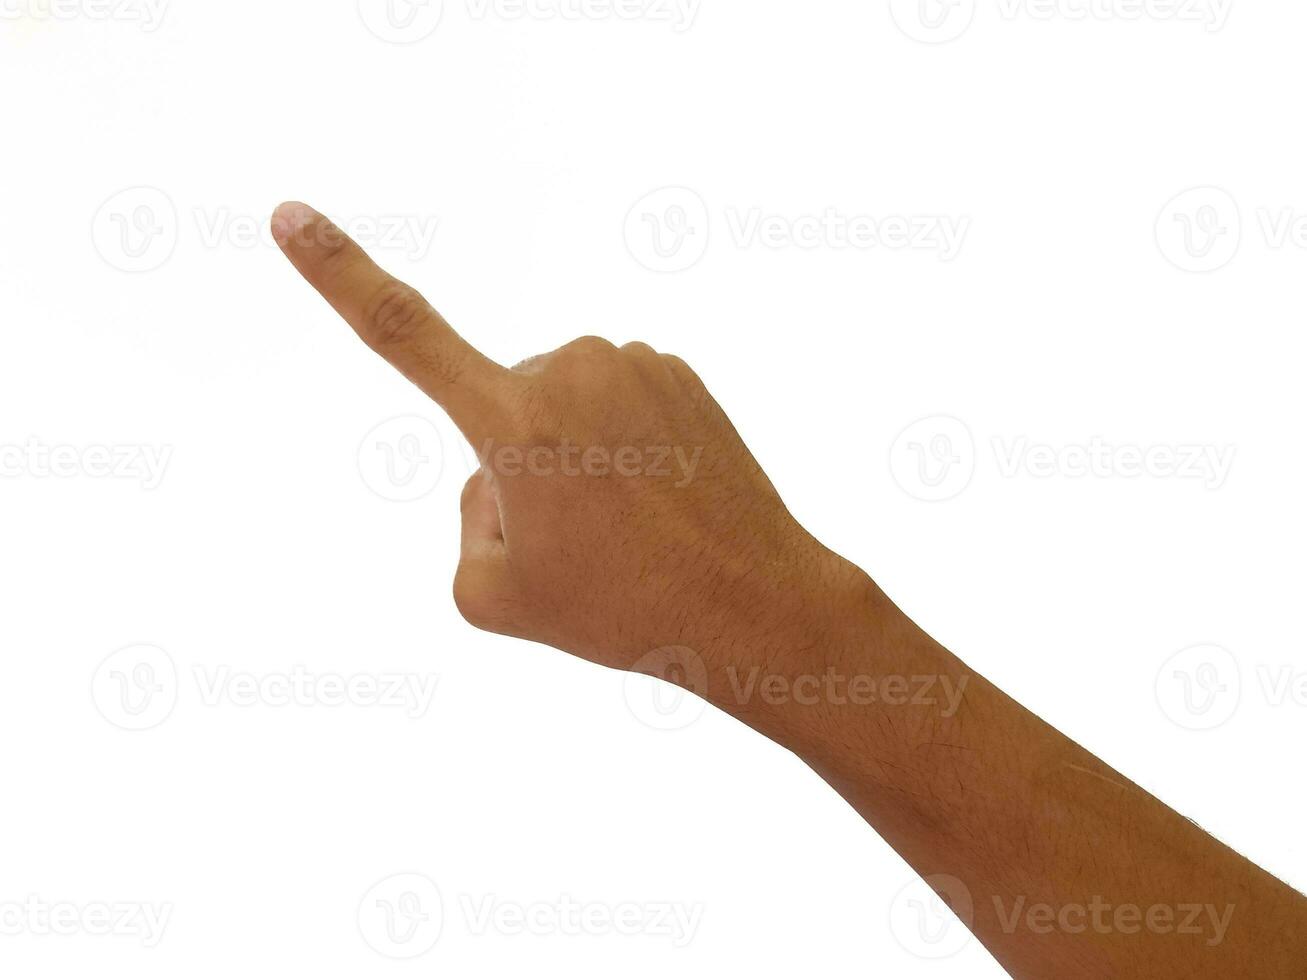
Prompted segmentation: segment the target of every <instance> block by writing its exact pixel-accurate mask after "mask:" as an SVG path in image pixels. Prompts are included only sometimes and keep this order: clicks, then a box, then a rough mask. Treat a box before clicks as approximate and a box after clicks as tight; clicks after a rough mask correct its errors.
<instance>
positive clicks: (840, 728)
mask: <svg viewBox="0 0 1307 980" xmlns="http://www.w3.org/2000/svg"><path fill="white" fill-rule="evenodd" d="M272 226H273V235H274V237H275V238H276V240H277V242H278V243H279V244H280V245H281V247H282V249H283V251H284V252H285V254H286V256H287V257H288V258H289V259H290V261H291V263H292V264H293V265H294V266H295V268H296V269H298V270H299V272H300V273H301V274H302V275H303V276H304V278H305V279H307V280H308V282H309V283H310V284H312V285H313V286H314V287H315V288H316V289H317V290H318V291H319V292H320V293H321V294H322V296H323V297H324V298H325V299H326V300H327V302H328V303H330V304H331V305H332V307H334V308H335V310H336V311H337V312H338V313H339V314H340V315H341V316H342V317H343V318H344V319H345V320H346V321H347V322H348V323H349V324H350V325H351V326H352V327H353V328H354V329H355V331H357V333H358V334H359V336H360V337H361V338H362V339H363V341H364V342H365V343H367V344H368V346H370V347H371V348H372V349H373V350H375V351H376V352H377V353H378V354H380V355H381V356H382V357H384V358H385V359H386V360H387V361H389V362H390V363H391V364H393V365H394V366H395V367H396V368H398V369H399V370H400V371H401V372H402V373H403V374H404V375H405V376H406V377H408V378H409V380H411V381H412V382H413V383H414V384H416V385H417V386H418V387H419V388H421V389H422V390H423V391H424V392H426V393H427V394H428V395H429V396H430V397H431V398H432V399H434V400H435V401H436V402H437V403H439V404H440V406H441V407H442V408H443V409H444V410H445V411H446V412H447V413H448V414H449V416H450V418H451V419H452V420H453V421H454V423H455V424H456V425H457V426H458V427H459V429H460V430H461V431H462V432H463V434H464V435H465V436H466V437H467V438H468V440H469V441H470V442H471V444H472V446H473V447H474V448H475V449H476V450H477V452H478V454H479V455H480V457H481V460H482V466H481V469H480V470H479V471H478V473H476V474H474V475H473V477H472V479H471V480H469V481H468V484H467V486H466V488H465V490H464V492H463V498H462V520H463V536H462V553H461V555H460V558H459V563H458V571H457V574H456V576H455V580H454V601H455V602H456V603H457V605H458V608H459V610H460V612H461V613H462V614H463V616H464V617H465V618H466V619H467V620H468V622H470V623H471V624H472V625H474V626H476V627H479V628H481V629H484V630H489V631H493V632H496V633H502V634H506V635H510V636H515V637H520V638H522V639H526V640H532V641H536V642H540V643H546V644H549V645H550V646H554V647H557V648H558V649H560V650H565V651H567V652H569V653H573V654H576V655H577V656H580V657H583V658H585V659H587V660H590V661H593V662H595V663H598V664H603V665H605V666H607V667H613V668H618V669H622V670H636V671H641V672H643V673H648V674H652V675H655V676H659V677H662V678H664V679H666V680H670V681H673V682H675V683H679V684H681V685H682V686H685V687H687V688H689V689H691V690H694V691H695V692H696V693H698V694H700V695H702V696H703V697H705V698H707V699H708V700H709V701H711V702H712V703H714V704H716V705H717V706H718V707H720V708H722V709H723V710H725V711H728V712H730V713H731V714H733V715H735V716H736V717H738V718H740V719H741V720H743V721H744V722H746V723H747V724H749V725H751V726H752V727H754V728H756V729H757V730H758V731H760V732H762V733H763V734H765V735H767V736H769V737H770V738H772V739H774V740H775V741H777V742H778V743H780V744H781V745H783V746H785V747H787V748H789V749H790V750H792V751H793V752H795V753H796V754H797V755H799V756H800V757H801V758H803V759H804V760H805V761H806V762H807V763H808V764H809V765H810V766H811V767H812V768H813V769H814V770H816V771H817V772H818V773H819V774H820V775H821V776H822V777H823V778H824V779H825V780H826V781H827V782H828V783H829V784H830V785H831V786H832V787H834V788H835V789H836V790H837V791H838V792H839V793H840V794H841V795H842V796H843V797H844V798H845V799H846V800H848V801H849V803H850V804H851V805H852V806H854V807H855V808H856V809H857V811H858V812H859V813H861V814H862V815H863V817H865V818H866V820H867V822H868V823H869V824H871V826H872V827H874V828H875V829H876V831H877V832H878V833H879V834H880V835H881V836H882V837H883V838H884V839H885V840H886V841H887V842H888V843H889V844H890V845H891V846H892V847H893V848H894V849H895V850H896V851H897V852H898V853H899V854H900V855H902V856H903V857H904V858H905V859H906V860H907V861H908V862H909V863H910V864H911V865H912V866H913V867H914V868H915V869H916V870H917V871H918V872H919V873H920V874H921V875H923V876H924V877H925V878H926V881H927V882H928V883H929V884H930V885H931V887H932V888H934V889H935V891H936V893H937V894H939V896H940V897H941V898H942V899H943V900H944V901H945V902H947V903H948V904H949V905H950V907H952V908H953V910H954V911H955V912H956V913H957V914H958V915H959V917H960V918H961V919H962V920H963V921H964V922H965V923H966V924H967V926H968V927H969V928H970V929H971V930H972V932H974V933H975V935H976V936H977V937H978V938H979V939H980V941H981V942H983V943H984V944H985V946H986V947H987V948H988V949H989V951H990V952H991V953H992V954H993V955H994V956H995V957H996V958H997V959H998V960H999V962H1000V963H1002V965H1003V966H1004V967H1005V968H1006V969H1007V970H1008V971H1009V972H1010V973H1011V974H1012V975H1013V976H1016V977H1126V976H1131V977H1133V976H1139V977H1148V978H1170V977H1177V978H1178V977H1197V976H1213V977H1235V976H1257V977H1290V976H1294V977H1297V976H1302V975H1303V972H1304V963H1307V900H1305V899H1304V898H1303V897H1302V896H1301V895H1299V894H1298V893H1297V892H1295V891H1293V890H1292V889H1290V888H1289V887H1288V886H1286V885H1284V884H1283V883H1281V882H1280V881H1278V880H1277V879H1275V878H1274V877H1272V876H1271V875H1269V874H1267V873H1266V872H1265V871H1263V870H1261V869H1260V868H1258V867H1256V866H1255V865H1253V864H1252V863H1251V862H1249V861H1247V860H1246V859H1244V858H1243V857H1241V856H1239V855H1238V854H1236V853H1235V852H1234V851H1232V850H1230V849H1229V848H1227V847H1225V846H1224V845H1223V844H1221V843H1220V842H1219V841H1216V840H1215V839H1213V838H1212V837H1210V836H1209V835H1207V834H1206V833H1204V832H1203V831H1202V830H1200V829H1199V828H1198V827H1197V826H1196V825H1194V824H1193V823H1191V822H1189V821H1188V820H1186V819H1185V818H1183V817H1181V816H1180V815H1179V814H1177V813H1175V812H1174V811H1173V810H1171V809H1169V808H1168V807H1167V806H1165V805H1164V804H1163V803H1161V802H1160V801H1158V800H1156V799H1154V798H1153V797H1152V796H1150V795H1149V794H1147V793H1146V792H1144V791H1143V790H1142V789H1140V788H1139V787H1138V786H1136V785H1134V784H1133V783H1131V782H1130V781H1129V780H1128V779H1126V778H1125V777H1124V776H1122V775H1121V774H1119V773H1117V772H1115V771H1114V770H1112V769H1111V768H1109V767H1108V766H1106V765H1104V764H1103V763H1102V762H1101V761H1100V760H1098V759H1097V758H1095V757H1094V756H1093V755H1091V754H1090V753H1088V752H1087V751H1085V750H1084V749H1083V748H1081V747H1080V746H1078V745H1076V744H1075V743H1073V742H1072V741H1070V740H1069V739H1067V738H1066V737H1065V736H1063V735H1062V734H1061V733H1059V732H1058V731H1056V730H1055V729H1053V728H1052V727H1051V726H1049V725H1047V724H1045V723H1044V722H1043V721H1041V720H1040V719H1039V718H1037V717H1036V716H1035V715H1033V714H1031V713H1030V712H1029V711H1027V710H1026V709H1025V708H1023V707H1022V706H1021V705H1019V704H1017V703H1016V702H1015V701H1013V700H1012V699H1011V698H1009V697H1007V696H1006V695H1005V694H1004V693H1003V692H1002V691H1000V690H998V689H997V688H995V687H994V686H993V685H992V684H990V683H989V682H988V681H986V680H985V679H984V678H983V677H981V676H979V675H978V674H976V673H975V672H973V671H972V670H971V669H970V668H968V667H967V666H966V665H965V664H964V663H962V662H961V661H960V660H959V659H958V658H957V657H955V656H954V655H953V654H951V653H950V652H949V651H947V650H945V649H944V648H943V647H941V646H940V645H939V644H938V643H936V642H935V641H934V640H932V639H931V638H930V637H929V636H928V635H926V634H925V633H924V632H923V631H922V630H921V629H920V628H919V627H917V626H916V624H914V623H913V622H911V621H910V620H909V619H908V618H907V617H906V616H904V615H903V613H902V612H900V611H899V610H898V609H897V608H896V607H895V606H894V604H893V603H892V602H890V600H889V599H888V598H886V596H885V595H884V594H883V593H882V592H881V591H880V589H879V588H877V587H876V585H875V583H874V582H872V580H871V579H870V578H869V577H868V576H867V575H866V574H865V573H864V572H862V571H861V570H860V569H858V568H857V567H855V566H854V565H852V564H851V563H849V562H848V561H846V560H844V559H843V558H841V557H839V556H838V555H836V554H835V553H834V552H832V551H830V550H828V549H827V548H825V547H824V546H823V545H822V544H821V543H820V542H818V541H817V540H816V539H815V538H813V537H812V536H811V535H809V534H808V533H807V532H806V531H805V530H804V529H803V528H802V527H800V526H799V524H798V523H797V522H796V521H795V520H794V518H793V517H792V516H791V515H790V513H789V512H788V511H787V510H786V508H785V505H784V504H783V503H782V502H781V499H780V497H779V496H778V494H777V493H776V490H775V488H774V487H773V486H772V484H771V482H770V481H769V480H768V479H767V476H766V475H765V474H764V473H763V472H762V470H761V468H760V467H759V466H758V463H757V461H756V460H755V459H754V458H753V456H752V455H751V454H750V452H749V450H748V449H747V448H746V447H745V445H744V443H743V442H742V441H741V440H740V437H739V435H738V434H737V433H736V431H735V429H734V427H733V426H732V425H731V423H730V421H729V420H728V419H727V417H726V415H725V414H724V413H723V412H722V410H721V408H720V407H719V406H718V405H717V403H716V402H715V401H714V400H713V398H712V396H711V395H710V394H709V393H708V391H707V389H706V388H705V387H704V385H703V383H702V381H700V379H699V378H698V377H697V376H696V375H695V373H694V372H693V371H692V370H691V369H690V368H689V367H688V366H687V365H686V364H685V363H684V362H683V361H681V360H680V359H679V358H676V357H672V356H670V355H666V354H659V353H657V352H655V351H654V350H652V349H651V348H649V347H648V346H646V345H644V344H627V345H626V346H625V347H622V348H617V347H614V346H613V345H612V344H610V343H608V342H607V341H605V340H600V339H598V338H595V337H583V338H581V339H580V340H577V341H574V342H573V343H571V344H568V345H567V346H565V347H563V348H561V349H559V350H557V351H554V352H552V353H550V354H545V355H542V356H538V357H534V358H531V359H529V360H528V361H525V362H523V363H522V364H520V365H518V366H517V367H516V368H513V369H508V368H504V367H502V366H500V365H498V364H496V363H494V362H493V361H491V360H489V359H488V358H486V357H485V356H483V355H482V354H480V353H479V352H478V351H476V350H475V349H474V348H473V347H471V346H470V345H469V344H468V343H467V342H466V341H464V340H463V339H462V338H461V337H460V336H459V335H458V334H456V333H455V332H454V331H453V330H452V329H451V328H450V326H449V325H448V324H447V323H446V322H445V321H444V320H443V319H442V318H441V316H440V315H439V314H438V313H436V312H435V311H434V310H433V309H432V308H431V307H430V306H429V305H428V304H427V303H426V301H425V300H423V299H422V297H421V296H420V295H419V294H418V293H417V292H416V291H414V290H413V289H412V288H411V287H409V286H406V285H404V284H403V283H400V282H398V281H397V280H395V279H393V278H392V277H390V276H389V275H387V274H386V273H385V272H383V271H382V270H381V269H379V268H378V267H377V266H376V265H375V264H373V262H372V261H371V260H370V259H369V258H368V257H367V256H366V255H365V254H364V253H363V251H362V250H361V249H360V248H359V247H358V246H357V245H355V244H354V243H353V242H351V241H350V240H349V239H348V238H346V237H345V235H344V234H343V233H341V232H340V231H339V230H338V229H336V228H335V226H333V225H332V224H331V223H330V222H329V221H328V220H327V219H326V218H324V217H322V216H321V215H320V214H318V213H317V212H316V211H314V210H312V209H311V208H309V207H307V206H306V205H302V204H298V203H291V204H284V205H282V206H281V207H280V208H278V209H277V212H276V213H275V214H274V216H273V222H272Z"/></svg>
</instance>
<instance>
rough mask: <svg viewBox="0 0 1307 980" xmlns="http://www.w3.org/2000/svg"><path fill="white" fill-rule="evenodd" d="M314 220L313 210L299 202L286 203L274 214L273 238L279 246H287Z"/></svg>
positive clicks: (280, 205)
mask: <svg viewBox="0 0 1307 980" xmlns="http://www.w3.org/2000/svg"><path fill="white" fill-rule="evenodd" d="M312 219H313V209H312V208H311V207H309V206H308V205H307V204H302V203H300V202H299V201H286V202H285V203H284V204H279V205H277V210H275V211H273V212H272V237H273V240H274V241H276V243H277V244H278V245H285V244H286V243H287V242H288V241H290V240H291V238H292V237H293V236H294V235H295V234H296V233H297V232H299V231H301V230H302V229H303V228H304V226H305V225H307V224H308V223H309V222H310V221H311V220H312Z"/></svg>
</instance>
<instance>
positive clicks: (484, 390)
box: [272, 201, 512, 439]
mask: <svg viewBox="0 0 1307 980" xmlns="http://www.w3.org/2000/svg"><path fill="white" fill-rule="evenodd" d="M272 234H273V238H275V239H276V241H277V244H278V245H280V246H281V250H282V251H283V252H285V253H286V257H287V258H288V259H290V261H291V264H292V265H294V266H295V268H296V269H298V270H299V272H300V274H301V275H302V276H303V277H304V278H305V279H307V280H308V282H309V284H310V285H312V286H313V288H315V289H316V290H317V291H318V292H319V293H321V294H322V297H323V298H324V299H325V300H326V301H327V302H328V303H330V304H331V305H332V307H333V308H334V309H335V310H336V312H337V313H339V314H340V315H341V316H342V317H343V318H344V319H345V320H346V322H348V323H349V325H350V326H351V327H353V328H354V331H355V332H356V333H357V334H358V335H359V337H361V338H362V339H363V341H364V343H366V344H367V345H368V346H369V347H371V348H372V349H373V350H375V351H376V352H377V353H378V354H380V355H381V356H382V357H384V358H385V359H386V360H387V361H389V362H390V363H391V364H393V365H394V366H395V367H396V368H398V369H399V370H400V371H401V372H402V373H403V374H404V376H405V377H407V378H408V379H409V380H410V381H412V382H413V383H414V384H416V385H417V386H418V387H419V388H421V389H422V390H423V391H424V392H426V393H427V394H428V395H429V396H430V397H431V398H432V399H434V400H435V401H436V402H437V403H438V404H439V405H440V406H441V407H442V408H443V409H444V410H445V411H446V412H447V413H448V414H449V417H450V418H451V419H453V421H454V424H455V425H457V426H458V427H459V428H460V429H461V430H462V431H463V433H464V434H465V435H466V436H468V438H470V439H479V438H481V437H483V436H485V435H487V434H488V430H489V423H490V421H491V419H492V418H493V417H494V416H495V415H496V414H497V412H498V409H499V407H500V405H501V404H502V400H503V388H504V387H505V386H506V385H508V384H509V383H511V378H512V376H511V373H510V372H509V371H508V370H507V369H506V368H503V367H501V366H500V365H498V364H496V363H495V362H494V361H492V360H490V358H488V357H486V356H485V355H484V354H482V353H481V352H480V351H478V350H477V349H476V348H474V347H473V346H472V345H471V344H469V343H468V342H467V341H466V340H464V339H463V338H462V337H460V336H459V335H458V334H457V333H456V332H455V331H454V328H453V327H451V326H450V325H449V324H448V323H446V322H445V319H444V317H442V316H441V315H440V314H439V313H437V312H436V311H435V310H434V309H432V308H431V306H430V304H428V303H427V301H426V300H425V299H423V298H422V296H421V294H420V293H418V291H417V290H416V289H414V288H413V287H412V286H409V285H406V284H405V283H403V282H401V281H400V280H398V279H396V278H395V277H394V276H392V275H390V274H389V273H388V272H386V271H385V270H384V269H382V268H381V267H380V266H378V265H377V264H376V263H375V262H373V261H372V259H370V258H369V257H368V255H367V253H366V252H364V251H363V249H362V248H360V247H359V246H358V244H357V243H356V242H354V241H353V240H351V239H350V237H349V236H348V235H346V234H345V233H344V232H343V231H341V230H340V229H339V228H337V227H336V226H335V225H334V224H332V222H331V221H330V220H329V219H327V218H326V217H324V216H323V215H321V214H319V213H318V212H317V211H315V210H314V209H313V208H311V207H309V206H308V205H307V204H301V203H299V202H298V201H291V202H287V203H285V204H282V205H281V206H280V207H278V208H277V210H276V211H275V212H274V213H273V216H272Z"/></svg>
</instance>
